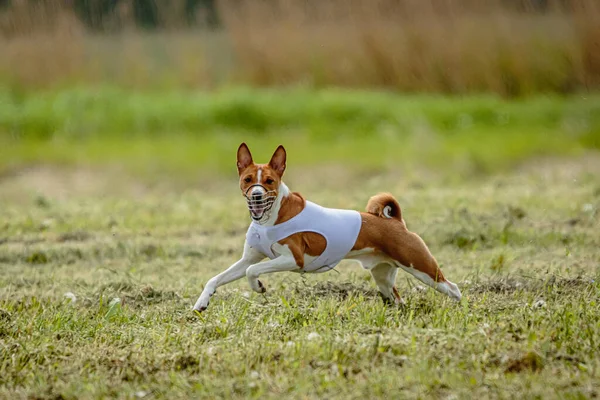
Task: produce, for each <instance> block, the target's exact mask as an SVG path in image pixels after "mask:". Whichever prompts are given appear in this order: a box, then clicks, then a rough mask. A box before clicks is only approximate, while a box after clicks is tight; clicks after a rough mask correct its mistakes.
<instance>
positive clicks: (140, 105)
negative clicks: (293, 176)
mask: <svg viewBox="0 0 600 400" xmlns="http://www.w3.org/2000/svg"><path fill="white" fill-rule="evenodd" d="M0 96H1V97H2V102H1V103H2V105H1V106H0V144H1V146H0V149H1V150H0V171H3V172H4V173H5V174H12V173H15V172H18V171H19V170H21V169H23V168H27V167H29V166H31V165H38V166H39V165H42V166H43V165H55V166H56V165H58V166H63V167H88V168H92V169H99V170H103V171H111V170H115V169H117V170H122V171H123V172H124V173H132V174H135V175H137V176H138V177H140V178H141V177H149V178H152V177H154V178H158V179H163V178H164V179H167V180H177V179H180V180H181V181H182V182H183V183H187V182H189V181H190V179H196V178H199V177H202V176H206V175H211V174H215V173H216V174H226V175H227V176H232V174H235V168H234V164H232V157H234V153H233V151H234V150H235V149H236V148H237V146H238V145H239V143H240V142H241V141H244V140H245V141H248V142H250V143H253V147H254V148H257V149H258V150H257V151H261V152H264V153H263V156H264V157H267V156H269V155H270V153H269V152H271V151H272V149H273V148H274V146H276V145H278V144H280V143H282V144H285V145H286V146H287V147H289V148H291V149H294V152H293V153H292V154H291V155H290V157H291V162H293V163H294V165H296V166H299V167H300V166H318V165H328V164H336V163H341V164H342V165H343V166H347V167H349V168H357V169H361V168H368V169H375V170H392V171H396V172H397V173H401V174H405V173H410V172H411V171H412V170H415V169H420V170H426V169H432V170H435V171H437V173H440V172H441V171H445V172H446V173H447V174H448V175H449V176H452V175H465V176H471V175H477V174H482V173H489V172H494V171H499V170H503V169H507V168H512V167H514V166H515V165H518V164H519V163H521V162H525V161H527V160H530V159H531V158H536V157H546V156H570V157H572V156H577V155H581V154H584V153H585V152H588V151H596V150H597V149H598V148H600V97H598V95H594V94H589V95H585V96H583V95H578V96H571V97H558V96H544V97H541V96H539V97H532V98H528V99H522V100H503V99H500V98H498V97H495V96H490V95H488V96H483V95H481V96H466V97H461V98H452V97H444V96H439V95H421V96H415V95H412V96H408V95H400V94H394V93H389V92H387V93H386V92H368V91H349V90H342V89H338V90H333V89H328V90H320V91H314V90H307V89H271V90H264V89H263V90H258V89H243V88H242V89H240V88H238V89H233V88H231V89H222V90H218V91H214V92H206V93H203V92H188V91H164V92H163V91H159V92H152V91H144V92H141V91H126V90H120V89H115V88H110V87H99V88H91V87H87V88H85V87H83V88H78V89H63V90H59V91H36V92H28V91H15V90H13V91H4V92H0Z"/></svg>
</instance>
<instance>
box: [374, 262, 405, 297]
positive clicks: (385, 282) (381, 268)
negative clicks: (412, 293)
mask: <svg viewBox="0 0 600 400" xmlns="http://www.w3.org/2000/svg"><path fill="white" fill-rule="evenodd" d="M397 274H398V268H397V267H396V266H395V265H393V264H391V263H381V264H377V265H376V266H374V267H373V268H372V269H371V275H372V276H373V279H374V280H375V283H376V284H377V288H378V289H379V294H380V295H381V298H382V299H383V301H384V302H385V303H388V304H400V303H403V301H402V298H401V297H400V294H399V293H398V289H397V288H396V275H397Z"/></svg>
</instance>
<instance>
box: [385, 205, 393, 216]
mask: <svg viewBox="0 0 600 400" xmlns="http://www.w3.org/2000/svg"><path fill="white" fill-rule="evenodd" d="M383 215H384V216H385V217H386V218H392V207H390V206H385V207H383Z"/></svg>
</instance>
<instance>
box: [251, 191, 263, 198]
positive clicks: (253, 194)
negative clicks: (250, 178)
mask: <svg viewBox="0 0 600 400" xmlns="http://www.w3.org/2000/svg"><path fill="white" fill-rule="evenodd" d="M261 198H262V193H261V192H259V191H256V192H254V193H252V200H260V199H261Z"/></svg>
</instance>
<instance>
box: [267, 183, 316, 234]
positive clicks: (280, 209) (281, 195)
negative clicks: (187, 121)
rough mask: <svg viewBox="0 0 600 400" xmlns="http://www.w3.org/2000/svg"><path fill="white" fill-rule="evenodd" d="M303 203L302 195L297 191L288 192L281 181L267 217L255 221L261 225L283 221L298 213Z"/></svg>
mask: <svg viewBox="0 0 600 400" xmlns="http://www.w3.org/2000/svg"><path fill="white" fill-rule="evenodd" d="M304 204H305V200H304V197H302V196H301V195H300V194H299V193H295V192H290V189H288V187H287V185H286V184H285V183H283V182H281V183H280V184H279V190H278V193H277V198H276V199H275V203H273V208H272V210H271V213H270V214H269V217H268V218H267V219H265V220H264V221H257V222H256V223H257V224H259V225H262V226H273V225H275V224H277V223H282V222H285V221H287V220H289V219H291V218H292V217H294V216H295V215H297V214H299V213H300V211H302V209H304Z"/></svg>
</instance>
